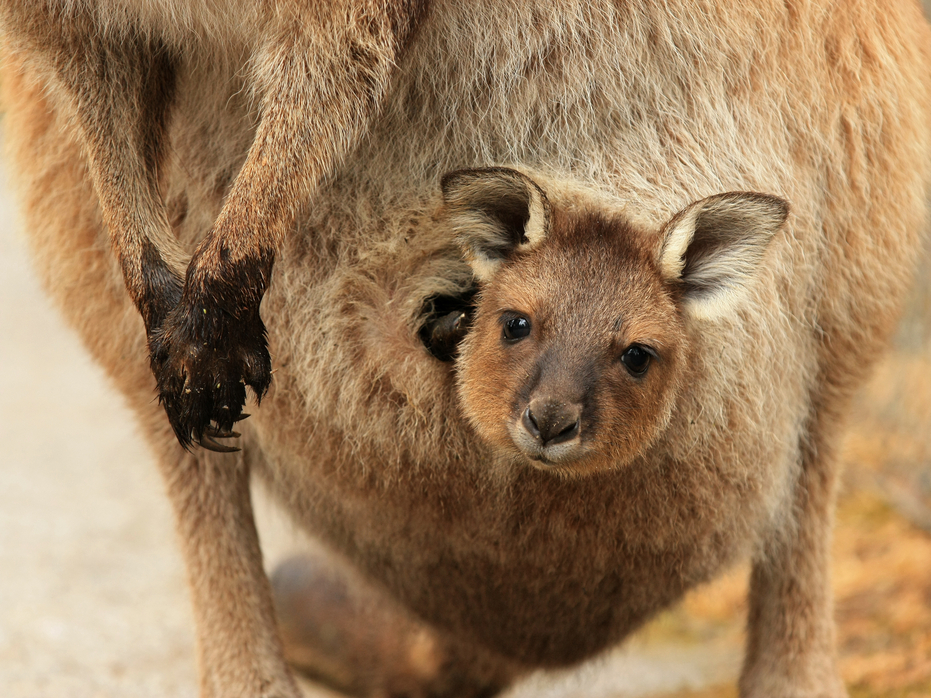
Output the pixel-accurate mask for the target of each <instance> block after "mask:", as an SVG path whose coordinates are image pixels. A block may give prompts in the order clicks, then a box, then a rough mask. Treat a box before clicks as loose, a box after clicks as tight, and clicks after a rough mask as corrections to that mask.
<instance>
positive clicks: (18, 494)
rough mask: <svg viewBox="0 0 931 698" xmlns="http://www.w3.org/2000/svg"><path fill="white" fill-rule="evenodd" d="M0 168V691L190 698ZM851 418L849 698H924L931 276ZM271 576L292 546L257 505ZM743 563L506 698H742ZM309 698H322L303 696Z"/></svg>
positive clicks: (80, 697) (185, 609) (152, 485)
mask: <svg viewBox="0 0 931 698" xmlns="http://www.w3.org/2000/svg"><path fill="white" fill-rule="evenodd" d="M6 192H7V186H6V181H5V179H2V173H0V439H2V443H3V444H4V449H3V455H2V456H0V460H2V466H0V695H3V696H8V697H9V698H27V697H28V698H39V697H42V698H45V697H50V698H51V697H67V698H84V697H87V698H111V697H112V698H116V697H117V696H119V697H121V698H135V697H138V698H143V697H148V696H153V697H154V696H178V697H183V696H195V695H196V694H197V690H196V670H195V666H194V659H193V657H194V651H193V635H192V630H191V622H192V621H191V613H190V609H189V605H188V599H187V595H186V590H185V581H184V573H183V569H182V565H181V561H180V558H179V554H178V552H177V549H176V547H175V544H174V533H173V531H172V523H171V516H170V512H169V509H168V505H167V501H166V499H165V497H164V495H163V491H162V484H161V482H160V480H159V479H158V476H157V473H156V469H155V467H154V464H153V463H152V461H151V458H150V456H149V455H148V453H147V452H146V450H145V448H144V447H143V445H142V444H141V443H140V441H139V440H138V438H137V436H136V434H135V427H134V424H133V420H132V417H131V415H130V414H129V413H128V411H127V410H126V408H125V407H124V406H123V405H122V403H121V400H120V398H119V396H118V395H116V394H115V392H114V391H113V390H112V389H111V388H110V387H109V386H108V385H107V383H106V380H105V378H104V376H103V375H102V373H101V372H100V370H99V369H98V368H97V367H96V366H94V365H93V364H92V363H91V362H90V360H89V359H88V357H87V356H86V354H85V353H84V352H83V349H82V348H81V347H80V345H79V343H78V341H77V339H76V337H75V336H74V335H73V334H72V333H71V332H70V331H69V330H68V329H67V328H66V327H64V325H63V323H62V322H61V321H60V319H59V318H58V316H57V315H56V313H55V312H54V311H53V309H52V308H50V306H49V303H48V301H47V300H46V299H45V298H44V296H43V295H42V293H41V292H40V290H39V289H38V287H37V284H36V282H35V280H34V279H33V277H32V276H31V274H30V273H29V269H28V262H27V258H26V254H25V250H24V242H23V239H22V236H21V234H20V233H18V232H17V230H18V226H17V223H16V219H15V215H14V214H13V210H14V209H13V206H12V205H11V202H10V200H9V196H8V194H7V193H6ZM929 269H931V265H926V266H925V273H924V274H923V275H922V276H921V278H920V281H921V283H922V284H923V285H922V287H921V288H920V289H919V291H917V292H916V294H915V297H914V300H913V302H912V304H911V306H910V314H911V316H910V320H909V321H908V322H907V323H906V325H905V326H904V328H903V330H902V332H901V333H900V336H899V338H898V341H897V345H896V350H895V351H894V352H890V353H889V354H887V355H886V356H884V357H877V360H878V361H879V365H878V368H877V373H876V378H875V379H874V381H873V382H872V383H871V385H870V386H869V388H868V389H867V390H866V391H865V392H864V394H863V396H861V399H860V400H859V402H858V404H857V409H856V411H855V413H854V416H853V419H852V424H851V429H850V432H849V435H848V437H847V439H846V441H845V444H844V449H843V459H844V461H845V463H846V464H847V472H846V476H845V480H844V492H843V495H842V498H841V501H840V505H839V508H838V528H837V533H836V538H835V544H834V554H835V561H834V587H835V594H836V599H837V604H836V605H837V618H838V623H839V648H840V655H841V666H842V669H843V673H844V677H845V680H846V681H847V683H848V685H849V687H850V690H851V694H852V696H854V698H867V697H870V698H879V697H882V698H912V697H914V698H918V697H919V696H924V697H926V696H929V695H931V338H929V328H931V321H929V319H931V286H929V284H931V282H929V278H931V275H929V274H928V273H927V272H928V270H929ZM257 498H258V510H259V519H260V529H261V534H262V540H263V547H264V549H265V552H266V559H267V561H268V565H269V567H272V566H274V564H275V562H276V561H277V560H279V559H280V558H281V557H282V556H283V555H285V554H286V553H288V552H289V551H291V550H292V549H293V548H294V547H295V546H299V545H301V544H302V541H301V537H300V535H299V534H297V533H296V532H295V531H293V530H292V529H291V528H290V527H289V525H288V524H287V523H286V522H285V521H284V519H283V518H282V517H281V515H280V514H279V513H278V512H276V511H275V510H274V508H273V507H271V506H270V505H269V504H268V503H267V502H266V501H265V499H264V498H263V497H262V496H261V493H258V495H257ZM746 576H747V570H746V569H737V570H734V571H733V572H731V573H730V574H728V575H727V576H726V577H724V578H722V579H721V580H719V581H718V582H716V583H715V584H713V585H711V586H710V587H707V588H705V589H702V590H699V591H697V592H695V593H693V594H691V595H690V596H689V597H687V598H686V600H685V601H684V602H683V603H682V604H681V605H680V606H679V607H677V608H676V609H675V610H673V611H671V612H669V613H667V614H664V615H663V616H662V617H660V618H658V619H657V620H656V621H655V622H653V623H652V624H651V625H650V626H649V627H648V628H647V629H646V630H645V631H643V632H642V633H640V634H639V635H638V636H637V637H636V638H634V639H633V640H632V641H631V642H630V643H628V644H627V645H626V646H625V647H624V648H622V649H621V650H618V651H615V652H612V653H610V654H608V655H606V656H605V657H602V658H600V659H598V660H595V661H593V662H590V663H588V664H586V665H584V666H583V667H581V668H579V669H577V670H575V671H571V672H562V673H550V674H540V675H537V676H534V677H531V678H530V679H529V680H528V681H527V682H525V683H524V684H523V685H522V686H519V687H517V688H515V689H514V690H513V691H512V692H511V694H510V695H511V698H530V697H531V696H534V697H540V698H569V697H573V698H576V697H577V698H582V697H585V698H620V697H622V696H648V695H649V696H660V695H662V696H670V697H671V696H677V697H678V698H685V697H686V696H691V697H701V698H710V697H711V696H715V697H717V696H723V697H725V698H727V697H728V696H736V688H735V680H736V676H737V672H738V671H739V665H740V657H741V643H742V624H743V617H744V614H745V611H746V603H745V591H746ZM306 688H307V691H308V694H309V695H310V694H312V695H331V694H327V693H325V692H323V691H322V690H321V689H319V688H316V687H314V686H312V685H311V684H307V685H306Z"/></svg>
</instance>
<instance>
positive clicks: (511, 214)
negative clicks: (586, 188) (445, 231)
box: [440, 167, 550, 282]
mask: <svg viewBox="0 0 931 698" xmlns="http://www.w3.org/2000/svg"><path fill="white" fill-rule="evenodd" d="M440 186H441V187H442V189H443V202H444V204H445V206H444V209H443V214H442V215H443V217H444V218H445V220H446V222H447V223H448V224H449V226H450V227H451V228H452V231H453V234H454V235H455V236H456V242H458V243H459V246H460V247H461V248H462V252H463V255H464V256H465V258H466V261H467V262H468V263H469V265H470V266H471V267H472V272H473V273H474V274H475V276H476V278H477V279H478V280H479V281H481V282H487V281H489V280H490V279H491V278H492V277H493V276H494V274H495V271H496V270H497V269H498V267H499V266H500V265H501V263H502V262H503V261H504V260H505V259H507V258H508V257H509V256H510V255H512V254H514V253H515V252H518V251H521V250H527V249H530V248H532V247H534V246H535V245H537V244H539V243H540V242H541V241H542V240H543V239H544V238H545V237H546V235H547V232H548V231H549V226H550V204H549V201H548V200H547V198H546V194H545V193H544V191H543V190H542V189H541V188H540V186H539V185H538V184H537V183H536V182H534V181H533V180H532V179H530V177H528V176H527V175H525V174H522V173H520V172H518V171H516V170H510V169H506V168H502V167H495V168H489V169H483V170H459V171H457V172H450V173H449V174H447V175H445V176H444V177H443V180H442V182H441V185H440Z"/></svg>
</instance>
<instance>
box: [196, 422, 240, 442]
mask: <svg viewBox="0 0 931 698" xmlns="http://www.w3.org/2000/svg"><path fill="white" fill-rule="evenodd" d="M204 435H205V436H210V437H212V438H214V439H236V438H239V437H240V436H242V434H240V433H239V432H238V431H231V430H230V431H227V430H225V429H220V428H219V427H215V426H213V425H212V424H211V425H208V426H207V428H206V429H204Z"/></svg>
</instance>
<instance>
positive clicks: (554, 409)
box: [522, 399, 582, 446]
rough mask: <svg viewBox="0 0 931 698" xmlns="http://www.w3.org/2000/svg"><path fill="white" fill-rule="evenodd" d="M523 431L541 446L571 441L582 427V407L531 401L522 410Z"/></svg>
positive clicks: (538, 400)
mask: <svg viewBox="0 0 931 698" xmlns="http://www.w3.org/2000/svg"><path fill="white" fill-rule="evenodd" d="M522 421H523V425H524V429H526V430H527V431H528V432H529V433H530V435H531V436H533V437H534V438H535V439H536V440H537V441H538V442H539V443H540V445H541V446H551V445H555V444H561V443H565V442H567V441H572V440H573V439H575V438H576V437H577V436H578V435H579V431H580V430H581V427H582V406H581V405H579V404H577V403H564V402H556V401H553V400H548V399H543V400H541V399H537V400H531V401H530V404H529V405H528V406H527V409H526V410H524V417H523V420H522Z"/></svg>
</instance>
